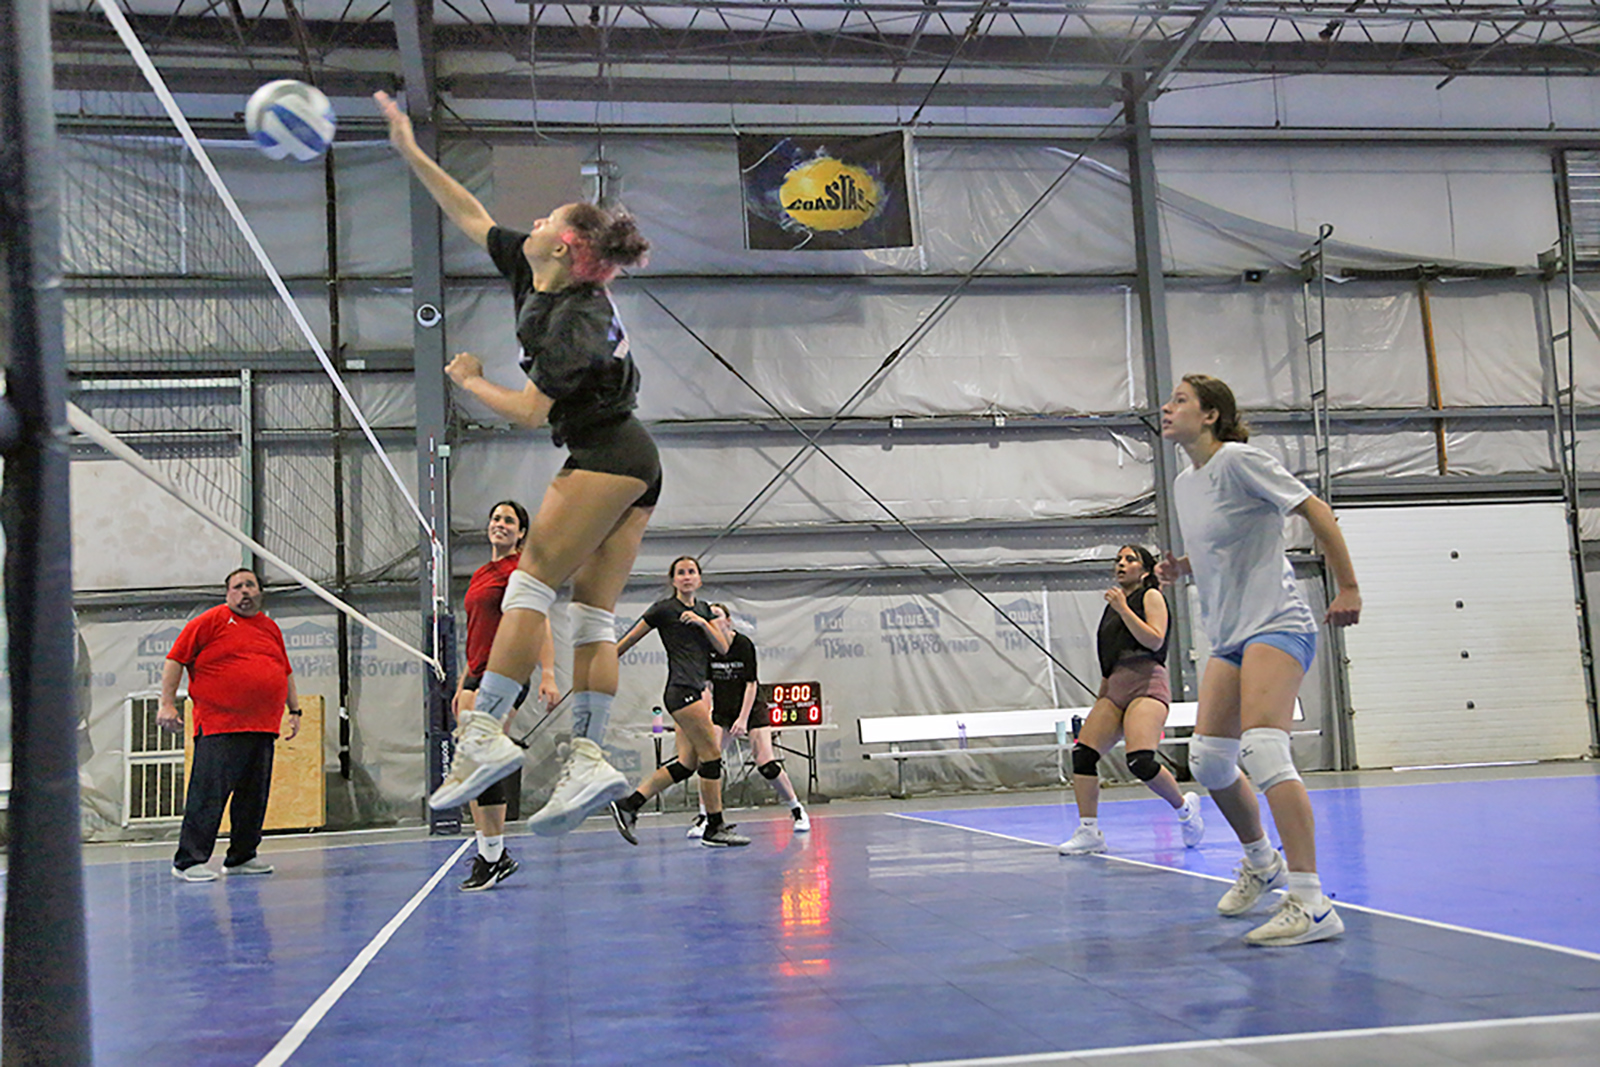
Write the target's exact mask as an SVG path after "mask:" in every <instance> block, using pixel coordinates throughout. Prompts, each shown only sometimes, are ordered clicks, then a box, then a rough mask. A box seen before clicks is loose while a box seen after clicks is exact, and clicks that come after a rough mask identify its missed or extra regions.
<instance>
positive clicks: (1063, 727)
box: [1056, 719, 1067, 748]
mask: <svg viewBox="0 0 1600 1067" xmlns="http://www.w3.org/2000/svg"><path fill="white" fill-rule="evenodd" d="M1056 747H1057V748H1066V747H1067V724H1066V721H1065V720H1063V719H1057V720H1056Z"/></svg>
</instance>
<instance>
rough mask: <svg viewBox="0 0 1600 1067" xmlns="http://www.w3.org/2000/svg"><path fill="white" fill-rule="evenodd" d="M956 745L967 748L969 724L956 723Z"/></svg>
mask: <svg viewBox="0 0 1600 1067" xmlns="http://www.w3.org/2000/svg"><path fill="white" fill-rule="evenodd" d="M956 744H957V746H958V747H960V748H966V747H967V724H966V723H964V722H957V723H956Z"/></svg>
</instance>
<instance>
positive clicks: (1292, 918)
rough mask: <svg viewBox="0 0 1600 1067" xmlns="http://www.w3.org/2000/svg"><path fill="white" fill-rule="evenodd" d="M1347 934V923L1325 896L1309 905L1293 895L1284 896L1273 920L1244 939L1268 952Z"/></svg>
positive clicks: (1252, 931) (1246, 935) (1269, 920)
mask: <svg viewBox="0 0 1600 1067" xmlns="http://www.w3.org/2000/svg"><path fill="white" fill-rule="evenodd" d="M1342 933H1344V920H1343V919H1341V918H1339V913H1338V912H1337V911H1335V910H1333V901H1331V900H1329V899H1328V898H1327V897H1326V896H1324V897H1322V898H1321V899H1320V900H1317V901H1314V902H1312V903H1311V904H1307V903H1306V902H1305V901H1303V900H1301V899H1300V898H1299V897H1297V896H1295V895H1294V894H1293V893H1287V894H1285V895H1284V898H1283V900H1282V901H1280V902H1279V904H1278V909H1277V911H1275V912H1273V915H1272V918H1270V919H1268V920H1267V921H1266V922H1264V923H1262V924H1261V925H1260V926H1258V927H1256V928H1255V929H1254V930H1251V931H1250V932H1249V933H1248V934H1245V935H1244V939H1245V941H1246V942H1248V943H1249V944H1252V945H1261V946H1263V947H1265V948H1281V947H1284V946H1287V945H1304V944H1306V943H1307V942H1309V941H1326V940H1328V939H1329V938H1333V937H1338V936H1339V935H1340V934H1342Z"/></svg>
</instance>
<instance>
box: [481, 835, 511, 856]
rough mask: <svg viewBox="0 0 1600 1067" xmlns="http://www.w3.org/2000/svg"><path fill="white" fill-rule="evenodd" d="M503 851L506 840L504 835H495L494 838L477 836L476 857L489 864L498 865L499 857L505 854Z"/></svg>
mask: <svg viewBox="0 0 1600 1067" xmlns="http://www.w3.org/2000/svg"><path fill="white" fill-rule="evenodd" d="M505 851H506V838H505V835H504V834H496V835H495V836H494V837H485V836H484V835H483V834H479V835H478V855H480V856H482V857H483V858H484V859H486V860H488V861H489V862H490V863H499V862H500V857H501V856H503V855H504V854H505Z"/></svg>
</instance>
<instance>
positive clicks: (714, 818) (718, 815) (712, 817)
mask: <svg viewBox="0 0 1600 1067" xmlns="http://www.w3.org/2000/svg"><path fill="white" fill-rule="evenodd" d="M721 825H722V812H720V811H718V812H707V813H706V833H707V834H708V835H709V834H713V833H715V832H716V831H717V828H718V827H719V826H721Z"/></svg>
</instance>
